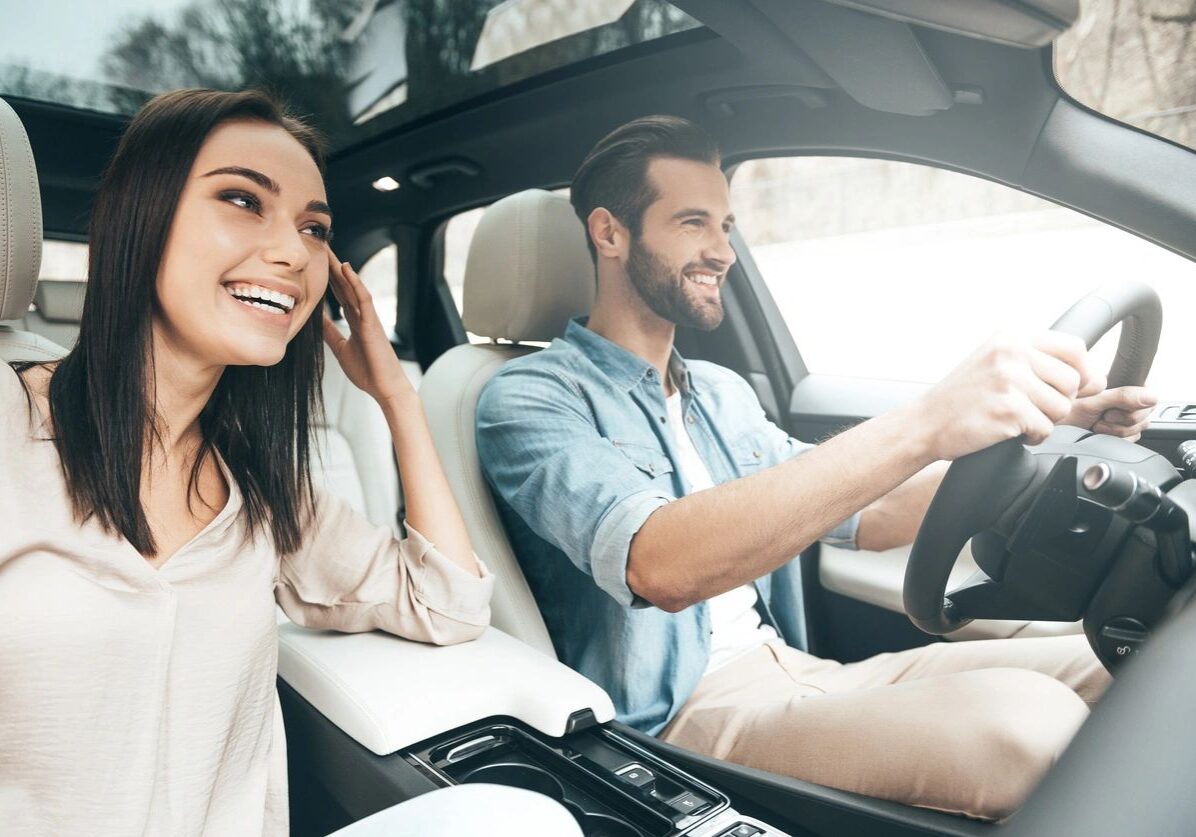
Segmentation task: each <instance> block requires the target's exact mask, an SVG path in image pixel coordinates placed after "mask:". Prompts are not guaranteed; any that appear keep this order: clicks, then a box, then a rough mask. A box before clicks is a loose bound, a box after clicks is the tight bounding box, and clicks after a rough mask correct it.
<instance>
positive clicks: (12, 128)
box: [0, 99, 65, 362]
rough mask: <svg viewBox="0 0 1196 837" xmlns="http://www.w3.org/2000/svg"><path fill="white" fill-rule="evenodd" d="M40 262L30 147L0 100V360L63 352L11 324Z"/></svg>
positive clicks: (20, 316) (25, 305)
mask: <svg viewBox="0 0 1196 837" xmlns="http://www.w3.org/2000/svg"><path fill="white" fill-rule="evenodd" d="M41 263H42V201H41V195H40V193H39V192H38V188H37V169H36V168H35V166H34V163H33V149H31V148H30V147H29V137H28V136H27V135H26V133H25V126H24V125H22V124H21V120H20V119H19V118H18V117H17V114H16V112H15V111H13V109H12V108H11V107H10V106H9V105H8V103H7V102H5V101H4V100H3V99H0V362H8V361H13V360H53V359H55V358H59V357H62V355H63V354H65V351H64V350H63V349H62V347H61V346H58V345H56V344H55V343H52V342H51V341H49V340H47V339H46V338H44V337H42V336H40V335H37V334H34V333H32V332H29V331H25V330H24V329H22V328H20V327H18V325H14V324H13V322H12V321H16V322H17V323H18V324H19V323H20V322H23V321H24V318H25V315H26V313H28V311H29V304H30V303H31V302H32V301H33V293H34V290H35V289H36V287H37V274H38V271H39V270H40V269H41ZM5 321H9V322H7V323H6V322H5Z"/></svg>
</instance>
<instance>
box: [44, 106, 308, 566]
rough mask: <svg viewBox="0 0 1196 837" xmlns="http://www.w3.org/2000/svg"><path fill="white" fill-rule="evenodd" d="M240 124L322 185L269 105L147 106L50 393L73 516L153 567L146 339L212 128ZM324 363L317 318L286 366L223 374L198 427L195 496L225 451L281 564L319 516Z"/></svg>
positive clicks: (293, 346) (120, 159)
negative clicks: (146, 506) (276, 132)
mask: <svg viewBox="0 0 1196 837" xmlns="http://www.w3.org/2000/svg"><path fill="white" fill-rule="evenodd" d="M242 119H244V120H256V121H259V122H265V123H269V124H272V125H278V126H279V127H281V128H283V129H285V130H286V131H287V132H289V133H290V134H291V136H293V137H294V138H295V139H296V140H298V141H299V142H300V143H301V144H302V145H303V146H304V148H306V149H307V151H308V152H309V153H310V154H311V156H312V159H313V160H315V162H316V165H317V166H318V167H319V169H320V171H321V173H323V170H324V153H323V147H322V143H321V141H320V139H319V137H318V135H317V134H316V133H315V132H314V131H313V130H312V129H311V128H310V127H308V126H307V125H306V124H304V123H303V122H302V121H300V120H298V119H296V118H295V117H293V116H291V115H290V114H288V113H287V112H286V110H285V109H284V108H283V106H282V105H281V104H279V102H277V101H276V100H275V99H273V98H271V97H270V96H268V95H266V94H264V93H260V92H257V91H248V92H242V93H225V92H219V91H214V90H179V91H175V92H172V93H166V94H163V95H161V96H158V97H157V98H155V99H153V100H152V101H150V102H149V103H148V104H146V105H145V107H144V108H142V109H141V111H140V112H138V114H137V115H136V116H135V117H134V118H133V120H132V122H130V124H129V127H128V129H127V130H126V131H125V133H124V136H123V137H122V138H121V140H120V144H119V145H118V147H117V150H116V154H115V156H114V157H113V158H112V162H111V163H110V164H109V166H108V169H107V171H106V172H105V174H104V177H103V179H102V180H101V182H100V187H99V191H98V192H97V193H96V199H95V204H94V206H93V208H92V211H91V219H90V225H89V240H90V247H91V250H90V264H89V267H88V271H87V296H86V300H85V302H84V305H83V317H82V323H81V325H80V329H79V342H78V343H77V345H76V346H75V348H74V349H73V350H72V351H71V352H70V353H69V354H68V355H67V356H66V357H64V358H63V359H62V360H61V361H60V362H59V363H58V366H57V368H56V369H55V370H54V373H53V377H52V378H51V380H50V389H49V401H50V414H51V420H52V422H53V426H54V442H55V445H56V446H57V448H58V454H59V457H60V458H61V460H62V468H63V472H64V474H65V477H66V483H67V489H68V491H69V494H70V498H71V501H72V503H73V505H74V508H75V514H76V516H77V517H78V518H79V519H80V520H87V519H88V518H90V517H92V516H94V517H96V518H97V519H98V520H99V521H100V523H101V524H102V525H103V526H104V528H105V529H107V530H108V531H117V532H119V533H120V534H122V535H123V536H124V537H125V538H127V539H128V541H129V543H131V544H132V545H133V546H134V547H135V548H136V549H137V551H138V552H140V553H141V554H143V555H154V554H156V553H157V546H156V544H155V543H154V538H153V534H152V533H151V532H150V528H149V523H148V522H147V520H146V517H145V512H144V510H143V509H142V506H141V498H140V490H141V472H142V459H143V454H144V452H145V450H146V443H147V440H148V441H152V442H154V443H155V444H156V443H157V441H158V439H159V430H160V428H159V423H158V417H157V414H156V409H155V406H154V402H153V385H154V370H153V353H152V341H151V327H150V322H151V317H152V314H153V311H154V307H155V305H156V293H155V286H156V280H157V276H158V268H159V265H160V264H161V262H162V257H163V253H164V251H165V249H166V241H167V237H168V235H169V232H170V227H171V223H172V221H173V219H174V214H175V209H176V207H177V206H178V202H179V197H180V196H181V195H182V192H183V187H184V185H185V184H186V181H187V177H188V175H189V173H190V171H191V167H192V164H193V163H194V162H195V158H196V156H197V155H198V154H199V150H200V147H201V146H202V145H203V143H204V140H205V139H206V138H207V137H208V135H209V134H210V133H211V132H212V130H213V129H214V128H216V127H217V126H218V125H220V124H222V123H224V122H228V121H230V120H242ZM323 361H324V355H323V346H322V339H321V323H320V309H319V308H318V307H317V308H316V310H315V313H314V315H313V316H312V317H311V318H310V319H309V320H308V322H307V323H305V324H304V325H303V327H302V328H301V329H300V331H299V333H298V334H297V335H296V336H295V338H294V339H293V340H291V342H290V344H288V346H287V348H286V354H285V355H284V357H283V359H282V361H280V362H279V363H278V364H276V365H274V366H270V367H261V366H229V367H227V368H226V369H225V370H224V373H223V374H222V375H221V377H220V381H219V383H218V384H217V386H216V389H215V391H214V392H213V393H212V396H211V398H210V400H209V401H208V403H207V405H206V406H205V407H204V409H203V411H202V412H201V413H200V417H199V424H200V431H201V434H202V441H201V446H200V449H199V455H198V457H197V458H196V460H195V464H194V466H193V468H192V470H191V476H190V488H191V489H192V490H193V489H194V488H195V485H196V478H197V476H198V474H199V472H200V469H201V467H202V466H203V463H204V461H205V460H206V459H207V457H208V456H210V455H211V454H212V452H213V451H218V452H219V453H220V455H221V456H222V457H223V458H224V461H225V463H226V464H227V466H228V469H229V471H231V472H232V475H233V478H234V479H235V480H236V483H237V487H238V488H239V489H240V491H241V494H242V496H243V497H244V502H245V507H244V511H245V513H246V514H247V516H248V521H249V527H250V531H251V532H256V531H260V530H262V529H263V528H265V527H267V526H268V527H269V529H270V531H271V533H272V535H273V538H274V543H275V548H276V549H278V550H279V551H280V552H281V553H283V554H287V553H291V552H294V551H295V550H296V549H297V548H298V547H299V543H300V537H301V529H302V526H303V524H304V523H305V522H306V521H307V519H308V516H309V514H310V511H311V509H312V483H311V471H310V467H309V463H308V456H309V450H310V439H311V427H312V424H313V422H314V421H315V420H317V419H318V417H319V415H320V410H321V405H322V398H321V394H320V379H321V375H322V373H323ZM25 365H28V364H25ZM188 496H189V497H190V496H191V494H190V492H189V494H188Z"/></svg>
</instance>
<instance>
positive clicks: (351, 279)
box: [342, 262, 376, 318]
mask: <svg viewBox="0 0 1196 837" xmlns="http://www.w3.org/2000/svg"><path fill="white" fill-rule="evenodd" d="M342 275H343V276H344V278H345V285H346V286H347V287H348V288H349V290H350V292H351V294H352V296H353V299H355V300H356V301H357V314H358V316H361V317H365V318H369V317H370V315H371V314H374V313H376V312H375V311H374V297H373V294H371V293H370V289H369V288H367V287H366V286H365V282H362V281H361V276H359V275H358V273H357V271H356V270H354V269H353V267H352V265H350V264H349V263H348V262H345V263H344V265H343V272H342Z"/></svg>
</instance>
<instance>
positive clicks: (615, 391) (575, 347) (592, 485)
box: [477, 319, 858, 735]
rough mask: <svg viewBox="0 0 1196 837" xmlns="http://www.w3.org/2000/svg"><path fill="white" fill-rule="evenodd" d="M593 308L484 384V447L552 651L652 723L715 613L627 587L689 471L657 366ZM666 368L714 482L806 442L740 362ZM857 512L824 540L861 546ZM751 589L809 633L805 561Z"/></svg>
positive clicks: (684, 675)
mask: <svg viewBox="0 0 1196 837" xmlns="http://www.w3.org/2000/svg"><path fill="white" fill-rule="evenodd" d="M584 322H585V321H584V319H578V320H574V321H573V322H571V323H570V324H569V326H568V328H567V330H566V331H565V336H564V338H563V339H557V340H554V341H553V342H552V344H551V345H550V346H549V347H548V348H546V349H544V350H543V351H540V352H536V353H534V354H531V355H528V356H525V357H521V358H519V359H517V360H513V361H511V362H509V363H507V364H506V365H505V366H504V367H503V368H502V370H501V371H500V372H499V373H498V374H497V375H495V376H494V378H493V379H492V380H491V381H490V382H489V383H488V384H487V386H486V388H485V389H484V390H483V392H482V395H481V398H480V400H479V402H478V412H477V442H478V454H479V457H480V459H481V465H482V470H483V472H484V473H485V475H486V479H487V480H488V481H489V483H490V485H491V488H492V489H493V492H494V494H495V500H496V503H497V505H498V509H499V513H500V515H501V517H502V519H503V523H504V524H505V525H506V528H507V532H508V534H509V535H510V538H511V543H512V545H513V547H514V550H515V554H516V556H518V559H519V563H520V565H521V566H522V568H523V571H524V574H525V575H526V576H527V581H528V584H529V585H530V587H531V590H532V593H533V595H534V596H535V598H536V602H537V604H538V605H539V607H540V612H541V613H542V614H543V616H544V621H545V623H546V624H547V626H548V631H549V634H550V635H551V636H552V640H553V644H554V646H555V648H556V651H557V654H558V655H559V657H560V658H561V660H562V661H563V662H564V663H565V664H566V665H568V666H570V667H571V668H573V669H575V670H577V671H579V672H581V673H582V674H583V675H585V676H586V677H588V678H589V679H591V680H593V681H594V682H595V683H597V684H598V685H600V686H602V687H603V688H604V689H605V690H606V691H607V692H608V693H609V694H610V696H611V699H612V701H613V702H614V705H615V709H616V711H617V713H618V718H619V720H621V721H623V722H624V723H627V724H628V725H630V726H632V727H635V728H636V729H639V730H642V731H645V732H647V733H649V734H652V735H655V734H657V733H658V732H660V731H661V730H662V729H663V728H664V727H665V725H666V724H667V723H668V722H669V720H670V719H672V717H673V716H674V715H675V714H676V713H677V711H678V710H680V708H681V706H682V705H683V704H684V703H685V701H686V700H688V699H689V696H690V695H691V694H692V693H693V691H694V689H695V687H696V686H697V684H698V681H699V680H700V679H701V677H702V674H703V673H704V672H705V670H706V664H707V660H708V658H709V655H710V616H709V612H708V607H707V604H706V603H705V602H700V603H698V604H695V605H693V606H692V607H689V608H686V609H685V610H683V611H681V612H679V613H668V612H666V611H664V610H660V609H658V608H656V607H653V606H652V605H650V604H649V603H648V602H647V601H645V600H644V599H642V598H640V597H638V596H636V595H635V594H634V593H633V592H632V591H631V589H630V588H629V587H628V586H627V556H628V553H629V550H630V545H631V539H632V537H633V536H634V535H635V534H636V532H638V531H639V529H640V527H641V526H642V525H643V524H644V521H646V520H647V519H648V517H649V515H651V514H652V513H653V512H654V511H656V510H657V509H658V508H660V507H661V506H663V505H665V504H666V503H669V502H672V501H673V500H676V499H677V498H679V497H682V496H684V494H685V485H684V482H683V480H682V479H681V474H680V472H679V471H678V469H677V467H676V464H675V463H676V462H677V459H678V451H677V449H676V443H675V441H674V436H673V433H672V432H671V429H670V428H669V427H668V420H669V419H668V410H667V409H666V407H665V392H664V388H663V387H662V386H661V381H660V375H659V374H658V373H657V371H656V369H655V367H653V366H652V365H651V364H649V363H648V362H647V361H645V360H643V359H642V358H640V357H638V356H636V355H634V354H632V353H631V352H629V351H627V350H626V349H623V348H622V347H620V346H617V345H616V344H614V343H612V342H610V341H609V340H607V339H605V338H604V337H602V336H600V335H598V334H596V333H595V332H592V331H590V330H589V329H588V328H586V327H585V324H584ZM670 374H671V375H672V377H673V380H674V381H676V382H677V383H678V386H679V389H680V391H681V409H682V415H683V416H684V420H685V422H686V429H687V430H688V431H689V434H690V437H691V438H692V439H693V443H694V445H695V447H696V448H697V450H698V453H699V454H700V455H701V457H702V460H703V461H704V462H705V464H706V467H707V468H708V469H709V471H710V475H711V478H712V479H713V480H714V482H715V484H716V485H717V484H719V483H724V482H727V481H729V480H733V479H737V478H739V477H745V476H748V475H750V474H754V473H756V472H757V471H760V470H762V469H764V468H769V467H771V466H773V465H776V464H778V463H780V462H783V461H785V460H787V459H789V458H791V457H793V456H796V455H798V454H800V453H802V452H803V451H806V450H809V449H810V447H812V446H811V445H807V444H804V443H802V442H799V441H797V440H796V439H793V438H790V436H789V435H788V434H787V433H785V432H784V431H783V430H781V429H780V428H778V427H777V426H776V425H774V424H773V423H772V422H770V421H769V420H768V418H767V417H766V416H765V414H764V411H763V409H762V408H761V407H760V402H759V400H758V399H757V398H756V394H755V393H754V392H753V391H752V389H751V387H750V386H749V385H748V384H747V382H746V381H744V379H743V378H741V377H740V376H739V375H737V374H736V373H735V372H732V371H731V370H729V369H725V368H723V367H721V366H717V365H715V364H713V363H707V362H705V361H690V362H689V363H686V362H684V361H683V360H682V359H681V357H680V355H678V354H677V353H676V351H674V352H673V356H672V359H671V361H670ZM857 527H858V516H853V517H851V518H849V519H848V520H846V521H844V523H842V524H840V525H839V526H838V527H836V528H835V529H834V530H833V531H832V532H830V533H829V534H828V535H826V536H825V537H824V538H823V540H824V541H825V542H831V543H835V544H838V545H846V546H849V547H851V546H854V541H855V533H856V529H857ZM756 588H757V590H758V592H759V602H760V604H759V606H758V609H759V610H760V611H761V616H762V618H763V619H764V620H765V622H766V623H768V624H772V625H773V627H774V628H776V629H777V631H778V632H779V633H780V635H781V636H782V637H783V638H784V639H785V641H786V642H788V643H789V644H790V645H792V646H794V647H798V648H802V647H804V646H805V618H804V610H803V606H802V594H801V574H800V568H799V567H798V562H797V561H790V562H789V563H787V564H785V565H783V566H782V567H781V568H780V569H777V570H776V571H774V572H772V573H771V574H769V575H767V576H764V577H763V578H760V579H758V580H757V581H756Z"/></svg>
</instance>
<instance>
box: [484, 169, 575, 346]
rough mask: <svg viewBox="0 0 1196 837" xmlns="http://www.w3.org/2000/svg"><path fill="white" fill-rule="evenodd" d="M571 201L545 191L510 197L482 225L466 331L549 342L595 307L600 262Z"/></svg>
mask: <svg viewBox="0 0 1196 837" xmlns="http://www.w3.org/2000/svg"><path fill="white" fill-rule="evenodd" d="M585 235H586V233H585V230H584V229H583V228H582V225H581V222H580V221H578V220H577V216H576V215H574V214H573V207H572V206H570V205H569V201H568V199H566V198H564V197H562V196H561V195H554V194H552V193H551V192H545V191H543V190H542V189H529V190H527V191H526V192H519V193H517V194H514V195H510V196H509V197H506V198H503V199H502V200H500V201H498V202H496V203H495V204H493V205H492V206H490V208H488V209H487V210H486V212H485V214H484V215H483V216H482V220H481V221H480V222H479V223H478V228H477V231H476V232H474V235H473V240H472V241H471V242H470V245H469V256H468V258H467V259H466V262H465V288H464V297H465V299H464V305H463V306H462V307H463V311H462V314H461V320H462V322H463V324H464V325H465V328H466V329H467V330H469V331H472V332H473V333H474V334H478V335H481V336H482V337H492V338H500V339H506V340H512V341H514V342H516V343H522V342H528V341H549V340H552V338H554V337H559V336H561V335H562V334H564V333H565V326H566V325H568V322H569V320H570V319H571V318H572V317H576V316H578V315H579V314H586V313H588V312H589V310H590V307H591V306H592V305H593V303H594V263H593V261H591V259H590V253H589V250H588V248H587V247H586V240H585Z"/></svg>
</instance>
